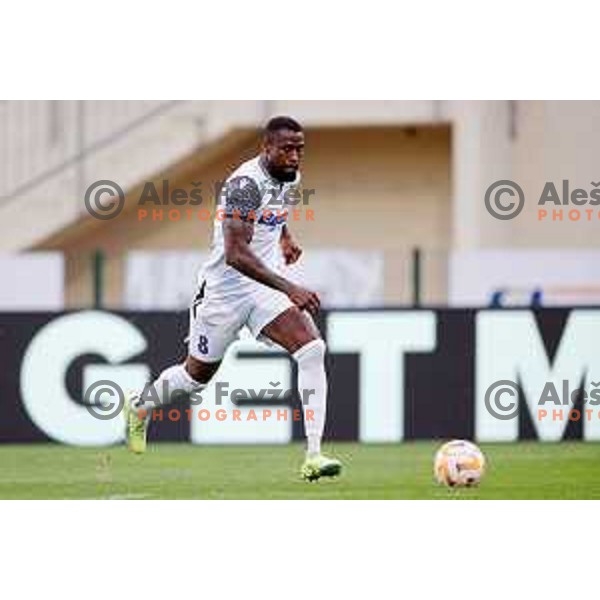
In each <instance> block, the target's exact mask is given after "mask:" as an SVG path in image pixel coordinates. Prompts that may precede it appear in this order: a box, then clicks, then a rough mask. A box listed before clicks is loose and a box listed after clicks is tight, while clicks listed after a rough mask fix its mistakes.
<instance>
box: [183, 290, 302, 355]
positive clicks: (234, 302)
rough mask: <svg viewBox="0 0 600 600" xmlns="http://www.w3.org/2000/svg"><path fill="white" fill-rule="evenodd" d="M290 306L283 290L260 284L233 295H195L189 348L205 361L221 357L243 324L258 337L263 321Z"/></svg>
mask: <svg viewBox="0 0 600 600" xmlns="http://www.w3.org/2000/svg"><path fill="white" fill-rule="evenodd" d="M292 306H294V304H293V303H292V301H291V300H290V299H289V298H288V297H287V296H286V295H285V294H284V293H283V292H279V291H277V290H273V289H271V288H269V287H267V286H264V285H260V284H257V286H256V287H255V288H253V289H252V291H251V292H249V293H246V294H244V295H240V296H235V297H233V298H227V299H222V298H218V297H214V296H213V297H211V296H210V295H206V296H205V297H203V298H200V297H199V295H198V296H196V298H195V299H194V301H193V302H192V306H191V307H190V334H189V340H188V344H189V348H188V352H189V354H190V355H191V356H193V357H194V358H197V359H198V360H201V361H204V362H217V361H220V360H221V359H222V358H223V355H224V354H225V351H226V350H227V348H228V347H229V345H230V344H231V343H232V342H234V341H235V340H236V339H237V337H238V333H239V331H240V329H242V327H244V326H247V327H248V328H249V329H250V331H251V333H252V335H253V336H254V337H256V338H258V337H259V336H260V333H261V331H262V330H263V328H264V327H265V326H266V325H268V324H269V323H270V322H271V321H273V319H275V318H276V317H278V316H279V315H280V314H281V313H283V312H285V311H286V310H287V309H288V308H290V307H292Z"/></svg>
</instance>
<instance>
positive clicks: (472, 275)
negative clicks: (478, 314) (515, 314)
mask: <svg viewBox="0 0 600 600" xmlns="http://www.w3.org/2000/svg"><path fill="white" fill-rule="evenodd" d="M449 283H450V285H449V294H448V303H449V305H450V306H465V307H469V306H489V305H490V303H491V301H492V298H494V297H496V299H498V300H499V301H500V303H501V304H502V305H505V306H511V305H528V304H530V303H531V301H532V299H537V300H539V302H541V304H542V305H543V306H581V305H600V250H513V249H497V250H478V251H474V252H453V253H452V255H451V257H450V264H449Z"/></svg>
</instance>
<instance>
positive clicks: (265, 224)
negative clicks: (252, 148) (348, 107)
mask: <svg viewBox="0 0 600 600" xmlns="http://www.w3.org/2000/svg"><path fill="white" fill-rule="evenodd" d="M299 182H300V173H299V172H298V173H297V174H296V179H295V181H293V182H289V183H282V182H279V181H277V180H275V179H274V178H273V177H271V176H270V175H269V174H268V172H267V171H266V170H265V168H264V167H263V166H262V164H261V162H260V156H257V157H255V158H253V159H252V160H249V161H247V162H245V163H243V164H242V165H240V167H238V168H237V169H236V171H235V172H234V173H232V175H231V176H230V177H229V178H228V179H227V181H226V182H225V184H224V186H223V189H222V192H221V194H220V197H219V199H218V201H217V207H216V213H215V219H214V231H213V238H212V243H211V253H210V257H209V259H208V261H207V262H206V263H205V265H204V266H203V267H202V269H201V270H200V271H199V273H198V283H199V285H202V283H203V282H206V290H205V291H206V294H207V295H208V296H212V297H218V298H228V297H233V296H240V295H241V296H243V295H246V294H248V293H252V292H253V291H255V290H257V287H258V288H264V287H265V286H263V284H261V283H259V282H257V281H255V280H253V279H251V278H250V277H247V276H246V275H243V274H242V273H240V272H239V271H238V270H236V269H234V268H233V267H230V266H228V265H227V264H226V263H225V246H224V239H223V222H224V220H225V217H226V215H229V216H230V217H232V218H236V217H237V218H243V219H247V220H252V221H254V234H253V237H252V241H251V242H250V248H251V249H252V251H253V252H254V254H255V255H256V256H257V257H258V258H259V259H260V260H261V261H262V262H263V263H264V264H265V265H266V266H267V267H268V268H269V269H271V270H273V271H276V272H279V271H280V270H281V266H282V257H281V250H280V247H279V240H280V237H281V231H282V228H283V226H284V225H285V223H286V221H287V217H288V207H289V204H290V202H289V199H290V198H292V197H293V196H292V195H291V192H295V189H296V188H297V187H298V184H299Z"/></svg>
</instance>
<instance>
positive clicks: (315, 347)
mask: <svg viewBox="0 0 600 600" xmlns="http://www.w3.org/2000/svg"><path fill="white" fill-rule="evenodd" d="M326 351H327V346H326V345H325V342H324V341H323V340H322V339H321V338H317V339H316V340H312V341H310V342H308V343H307V344H305V345H304V346H302V348H300V349H299V350H297V351H296V352H294V358H295V359H296V362H297V363H298V364H299V365H300V364H309V363H316V362H318V363H322V362H323V361H324V360H325V352H326Z"/></svg>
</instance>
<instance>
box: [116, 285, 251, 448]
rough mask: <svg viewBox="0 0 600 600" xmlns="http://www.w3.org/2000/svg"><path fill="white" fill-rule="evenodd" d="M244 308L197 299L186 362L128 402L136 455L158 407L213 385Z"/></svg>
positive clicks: (130, 440) (129, 430)
mask: <svg viewBox="0 0 600 600" xmlns="http://www.w3.org/2000/svg"><path fill="white" fill-rule="evenodd" d="M243 308H244V307H243V305H242V304H241V303H240V305H239V306H238V304H236V303H233V304H232V303H224V302H214V301H213V302H210V301H209V300H206V299H204V298H203V296H197V297H196V298H195V299H194V302H193V303H192V307H191V309H190V330H189V338H188V356H187V358H186V359H185V362H183V363H182V364H177V365H173V366H171V367H168V368H167V369H165V370H164V371H163V372H162V373H161V374H160V375H159V376H158V377H157V379H156V380H155V381H154V382H153V383H152V384H151V385H150V386H147V387H146V388H145V391H144V392H143V393H140V392H132V393H131V394H130V395H129V396H128V398H127V399H126V402H125V410H124V412H125V418H126V436H127V445H128V447H129V449H130V450H131V451H132V452H135V453H136V454H141V453H143V452H145V450H146V439H147V432H148V425H149V422H150V419H151V415H152V410H153V409H154V408H156V407H159V406H164V405H166V404H169V403H170V402H171V401H172V399H173V395H174V394H175V392H177V393H184V394H186V395H190V394H192V393H201V392H202V390H203V389H204V388H205V387H206V385H207V384H208V383H209V382H210V380H211V379H212V377H213V376H214V375H215V373H216V372H217V370H218V368H219V366H220V364H221V359H222V358H223V355H224V354H225V351H226V350H227V347H228V346H229V344H231V342H233V341H234V340H235V339H236V336H237V332H238V330H239V328H240V322H241V321H243V319H244V318H245V315H244V313H243Z"/></svg>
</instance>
